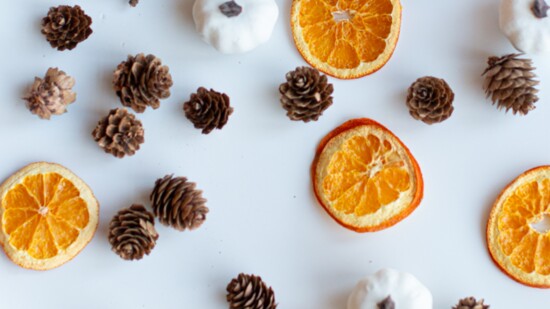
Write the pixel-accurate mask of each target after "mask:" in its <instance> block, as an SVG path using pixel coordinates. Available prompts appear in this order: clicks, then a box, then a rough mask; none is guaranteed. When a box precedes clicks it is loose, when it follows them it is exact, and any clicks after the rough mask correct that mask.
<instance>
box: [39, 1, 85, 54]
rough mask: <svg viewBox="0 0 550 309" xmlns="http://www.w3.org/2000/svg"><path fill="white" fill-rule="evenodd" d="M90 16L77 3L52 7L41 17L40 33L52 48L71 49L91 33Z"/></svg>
mask: <svg viewBox="0 0 550 309" xmlns="http://www.w3.org/2000/svg"><path fill="white" fill-rule="evenodd" d="M91 24H92V18H91V17H90V16H88V15H86V13H85V12H84V11H83V10H82V8H81V7H80V6H78V5H75V6H68V5H60V6H58V7H52V8H50V10H49V11H48V15H47V16H46V17H44V18H43V19H42V34H44V35H45V36H46V40H47V41H48V42H49V43H50V45H51V46H52V47H53V48H57V49H58V50H60V51H63V50H67V49H68V50H72V49H74V48H75V47H76V46H77V45H78V44H79V43H81V42H83V41H84V40H86V39H87V38H88V37H89V36H90V35H91V34H92V32H93V31H92V29H91V27H90V26H91Z"/></svg>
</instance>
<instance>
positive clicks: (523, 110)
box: [482, 54, 539, 115]
mask: <svg viewBox="0 0 550 309" xmlns="http://www.w3.org/2000/svg"><path fill="white" fill-rule="evenodd" d="M519 56H520V54H509V55H505V56H502V57H490V58H489V60H488V64H489V66H488V67H487V69H485V71H484V72H483V74H482V75H484V76H485V82H484V83H483V89H484V90H485V93H486V94H487V97H491V101H492V102H493V104H496V105H497V107H498V109H505V110H506V111H509V110H510V109H511V110H512V113H514V115H515V114H517V113H519V114H520V115H527V113H529V112H530V111H532V110H533V109H535V103H536V102H537V101H538V100H539V98H538V96H537V93H538V90H537V89H535V86H536V85H538V84H539V82H538V81H536V80H534V79H535V78H536V77H537V76H536V75H535V73H533V70H535V67H533V62H532V61H531V59H520V58H518V57H519Z"/></svg>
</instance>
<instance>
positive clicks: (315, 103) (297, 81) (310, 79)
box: [279, 67, 334, 122]
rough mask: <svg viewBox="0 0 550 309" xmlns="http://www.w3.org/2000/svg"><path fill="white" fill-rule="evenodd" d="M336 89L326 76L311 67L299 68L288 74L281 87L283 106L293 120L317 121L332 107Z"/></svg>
mask: <svg viewBox="0 0 550 309" xmlns="http://www.w3.org/2000/svg"><path fill="white" fill-rule="evenodd" d="M333 91H334V88H333V86H332V84H329V83H328V81H327V76H326V75H321V74H320V73H319V71H317V70H316V69H313V68H309V67H299V68H296V70H294V71H291V72H288V73H287V74H286V83H283V84H281V86H279V92H280V93H281V104H282V105H283V108H284V109H285V110H286V111H287V113H286V115H287V116H288V118H290V119H291V120H295V121H298V120H302V121H303V122H309V121H311V120H314V121H316V120H317V119H319V117H320V116H321V115H322V114H323V112H324V111H325V110H326V109H327V108H329V106H331V105H332V96H331V95H332V92H333Z"/></svg>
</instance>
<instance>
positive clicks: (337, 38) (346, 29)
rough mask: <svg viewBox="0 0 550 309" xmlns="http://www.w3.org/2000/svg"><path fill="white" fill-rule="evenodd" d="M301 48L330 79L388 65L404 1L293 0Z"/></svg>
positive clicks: (294, 26)
mask: <svg viewBox="0 0 550 309" xmlns="http://www.w3.org/2000/svg"><path fill="white" fill-rule="evenodd" d="M290 23H291V28H292V35H293V37H294V42H295V43H296V47H297V48H298V50H299V51H300V53H301V54H302V56H303V57H304V59H305V60H306V61H307V62H308V63H309V64H311V65H312V66H313V67H315V68H317V69H318V70H320V71H322V72H325V73H326V74H328V75H331V76H334V77H337V78H342V79H351V78H359V77H362V76H365V75H368V74H371V73H374V72H376V71H377V70H378V69H380V68H381V67H382V66H384V65H385V64H386V62H388V60H389V59H390V57H391V55H392V54H393V51H394V50H395V46H396V45H397V40H398V39H399V32H400V28H401V3H400V2H399V0H294V1H293V2H292V12H291V17H290Z"/></svg>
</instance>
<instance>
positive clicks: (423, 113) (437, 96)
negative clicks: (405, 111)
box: [407, 76, 455, 124]
mask: <svg viewBox="0 0 550 309" xmlns="http://www.w3.org/2000/svg"><path fill="white" fill-rule="evenodd" d="M454 98H455V94H454V93H453V91H452V90H451V88H450V87H449V85H448V84H447V82H445V80H443V79H439V78H435V77H431V76H425V77H421V78H419V79H417V80H416V81H415V82H414V83H413V84H412V85H411V87H410V88H409V91H408V93H407V106H408V107H409V112H410V114H411V116H412V117H413V118H414V119H417V120H421V121H423V122H425V123H427V124H434V123H438V122H442V121H444V120H446V119H447V118H449V117H451V114H452V113H453V110H454V107H453V100H454Z"/></svg>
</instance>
